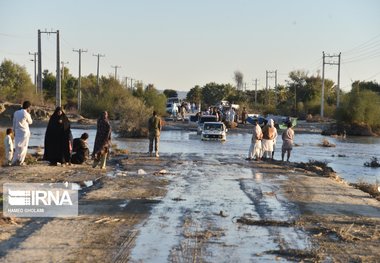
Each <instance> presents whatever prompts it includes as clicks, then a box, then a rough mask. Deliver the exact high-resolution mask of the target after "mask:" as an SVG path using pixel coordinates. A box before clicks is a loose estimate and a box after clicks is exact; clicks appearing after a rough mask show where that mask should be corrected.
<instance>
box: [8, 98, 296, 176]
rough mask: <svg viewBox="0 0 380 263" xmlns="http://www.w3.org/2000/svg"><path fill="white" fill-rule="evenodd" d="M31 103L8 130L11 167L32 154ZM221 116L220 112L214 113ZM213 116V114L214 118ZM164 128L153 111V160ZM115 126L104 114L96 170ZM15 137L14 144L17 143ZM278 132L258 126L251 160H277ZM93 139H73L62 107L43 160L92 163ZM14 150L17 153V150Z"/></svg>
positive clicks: (289, 142)
mask: <svg viewBox="0 0 380 263" xmlns="http://www.w3.org/2000/svg"><path fill="white" fill-rule="evenodd" d="M30 107H31V103H30V102H29V101H25V102H24V103H23V105H22V109H20V110H18V111H16V112H15V113H14V116H13V129H12V128H8V129H7V130H6V136H5V140H4V144H5V155H6V164H7V165H24V163H25V157H26V153H27V150H28V144H29V138H30V130H29V125H30V124H32V123H33V121H32V118H31V115H30ZM212 113H214V114H217V112H216V111H215V112H212ZM212 113H211V114H212ZM161 128H162V124H161V119H160V118H159V117H158V116H157V112H156V111H153V114H152V116H151V117H150V118H149V120H148V131H149V134H148V138H149V156H153V150H154V156H155V157H159V140H160V132H161ZM111 132H112V131H111V124H110V121H109V118H108V113H107V111H104V112H102V114H101V115H100V117H99V118H98V120H97V129H96V136H95V143H94V149H93V152H92V159H93V160H94V161H93V165H92V166H93V167H94V168H95V167H97V166H98V165H99V166H100V168H102V169H105V168H106V160H107V156H108V154H109V150H110V146H111ZM13 137H14V143H13ZM277 137H278V134H277V129H276V127H275V126H274V121H273V120H272V119H269V120H268V122H267V124H266V125H265V126H264V127H263V128H261V127H260V125H259V124H258V122H257V121H256V122H255V123H254V128H253V132H252V139H251V145H250V148H249V151H248V157H247V159H248V160H261V159H273V157H274V151H275V148H276V141H277ZM281 137H282V141H283V144H282V149H281V159H282V161H284V157H285V154H286V153H287V158H286V160H287V161H289V158H290V154H291V151H292V148H293V140H294V131H293V129H292V124H291V122H288V123H287V129H286V130H285V131H284V132H283V133H282V135H281ZM88 138H89V135H88V134H87V133H83V134H82V135H81V137H80V138H75V139H73V136H72V133H71V127H70V121H69V119H68V117H67V116H66V114H65V113H64V111H63V110H62V108H61V107H57V108H56V109H55V111H54V113H53V115H52V116H51V117H50V119H49V123H48V125H47V128H46V133H45V141H44V146H45V148H44V149H45V150H44V156H43V159H44V160H46V161H48V162H49V164H50V165H57V164H58V163H60V164H62V165H64V164H71V163H74V164H82V163H84V162H86V160H88V159H89V155H90V151H89V147H88V143H87V140H88ZM13 149H14V150H13Z"/></svg>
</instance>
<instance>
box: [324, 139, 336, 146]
mask: <svg viewBox="0 0 380 263" xmlns="http://www.w3.org/2000/svg"><path fill="white" fill-rule="evenodd" d="M320 146H322V147H336V145H335V144H333V143H331V142H329V141H328V140H327V139H323V140H322V143H321V144H320Z"/></svg>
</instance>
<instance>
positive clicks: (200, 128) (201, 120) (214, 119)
mask: <svg viewBox="0 0 380 263" xmlns="http://www.w3.org/2000/svg"><path fill="white" fill-rule="evenodd" d="M217 121H218V117H217V116H216V115H202V116H201V117H200V118H199V120H198V127H197V134H198V135H200V134H202V131H203V125H204V123H205V122H217Z"/></svg>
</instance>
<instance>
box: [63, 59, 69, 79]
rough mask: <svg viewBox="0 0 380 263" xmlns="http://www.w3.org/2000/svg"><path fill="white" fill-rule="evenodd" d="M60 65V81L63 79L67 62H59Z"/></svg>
mask: <svg viewBox="0 0 380 263" xmlns="http://www.w3.org/2000/svg"><path fill="white" fill-rule="evenodd" d="M61 64H62V73H61V77H62V80H63V79H64V78H65V64H69V62H64V61H61Z"/></svg>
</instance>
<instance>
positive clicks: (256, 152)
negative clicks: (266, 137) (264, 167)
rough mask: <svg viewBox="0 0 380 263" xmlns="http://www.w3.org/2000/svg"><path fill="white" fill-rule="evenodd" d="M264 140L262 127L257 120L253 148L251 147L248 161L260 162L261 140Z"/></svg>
mask: <svg viewBox="0 0 380 263" xmlns="http://www.w3.org/2000/svg"><path fill="white" fill-rule="evenodd" d="M262 138H263V132H262V131H261V127H260V125H259V124H258V123H257V120H255V121H254V128H253V132H252V139H251V146H250V147H249V151H248V158H247V160H256V161H259V160H260V159H261V139H262Z"/></svg>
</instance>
